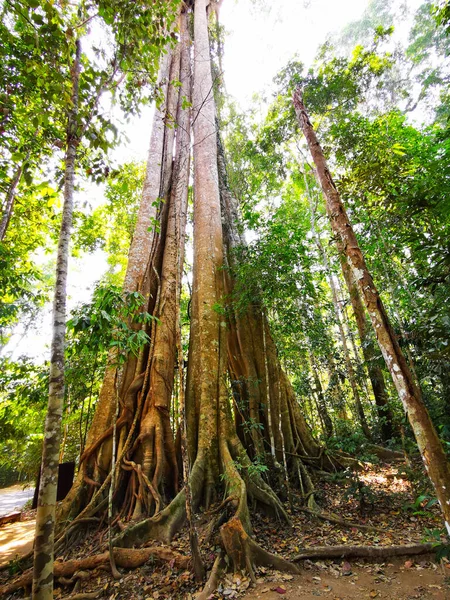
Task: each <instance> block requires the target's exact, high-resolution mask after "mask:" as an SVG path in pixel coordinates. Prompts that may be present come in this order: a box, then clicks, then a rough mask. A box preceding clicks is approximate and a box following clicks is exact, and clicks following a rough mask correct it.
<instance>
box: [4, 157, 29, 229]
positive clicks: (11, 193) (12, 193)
mask: <svg viewBox="0 0 450 600" xmlns="http://www.w3.org/2000/svg"><path fill="white" fill-rule="evenodd" d="M29 157H30V153H28V154H27V156H26V158H25V160H24V161H23V163H22V164H21V165H19V166H18V167H17V169H16V172H15V173H14V176H13V178H12V181H11V183H10V185H9V188H8V192H7V193H6V198H5V203H4V208H3V214H2V219H1V221H0V241H2V240H3V238H4V237H5V235H6V231H7V230H8V226H9V222H10V220H11V216H12V213H13V208H14V200H15V199H16V192H17V186H18V185H19V183H20V180H21V178H22V173H23V169H24V167H25V165H26V163H27V161H28V159H29Z"/></svg>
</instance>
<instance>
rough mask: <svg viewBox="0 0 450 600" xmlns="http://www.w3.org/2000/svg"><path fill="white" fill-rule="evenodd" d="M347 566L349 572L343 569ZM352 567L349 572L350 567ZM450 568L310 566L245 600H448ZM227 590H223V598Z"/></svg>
mask: <svg viewBox="0 0 450 600" xmlns="http://www.w3.org/2000/svg"><path fill="white" fill-rule="evenodd" d="M343 564H344V565H345V567H347V569H344V570H343V568H342V565H343ZM349 565H350V569H348V566H349ZM447 566H450V565H449V564H448V563H447V564H446V565H437V564H436V563H435V562H433V560H432V557H426V558H425V559H424V558H423V557H420V560H416V561H413V560H405V559H403V560H402V559H394V560H393V561H392V562H386V563H382V564H375V563H364V562H362V561H357V562H355V563H352V562H347V561H345V562H344V561H342V560H341V561H335V562H330V561H326V562H320V561H319V562H315V563H313V562H308V564H307V565H306V567H305V568H302V573H301V575H298V576H294V577H292V576H291V575H283V574H282V573H276V574H273V575H271V576H266V577H265V580H264V581H263V582H261V583H258V584H257V586H256V588H254V589H251V590H250V589H249V591H248V592H247V593H246V594H245V596H243V598H245V599H246V600H256V599H257V598H258V599H261V600H279V599H281V598H286V599H290V600H297V599H298V600H300V599H301V600H315V599H316V598H318V597H321V598H324V599H327V598H328V599H330V600H360V599H361V600H365V599H367V600H370V599H372V598H377V599H379V600H382V599H386V598H389V599H391V600H413V599H416V598H417V599H420V600H448V599H449V598H450V569H449V568H447ZM226 591H227V590H226V588H224V589H223V590H222V597H225V598H226V597H233V596H232V595H230V594H227V595H224V592H226Z"/></svg>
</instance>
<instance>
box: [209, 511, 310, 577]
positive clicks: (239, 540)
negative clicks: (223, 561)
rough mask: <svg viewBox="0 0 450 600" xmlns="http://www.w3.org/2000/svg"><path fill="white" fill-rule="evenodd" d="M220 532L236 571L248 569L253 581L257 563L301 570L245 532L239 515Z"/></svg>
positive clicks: (287, 569) (279, 569) (223, 526)
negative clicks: (262, 546) (265, 548)
mask: <svg viewBox="0 0 450 600" xmlns="http://www.w3.org/2000/svg"><path fill="white" fill-rule="evenodd" d="M220 534H221V537H222V542H223V545H224V548H225V551H226V553H227V555H228V556H229V557H230V559H231V561H232V563H233V569H234V571H235V572H237V571H241V570H245V571H247V572H248V573H249V575H250V578H251V579H252V581H253V582H255V581H256V577H255V572H254V566H255V565H261V566H264V567H270V568H274V569H277V570H278V571H286V572H288V573H298V572H299V570H298V568H297V567H296V566H295V565H294V564H293V563H291V562H289V561H287V560H285V559H284V558H282V557H281V556H276V555H275V554H271V553H270V552H267V550H264V549H263V548H261V546H259V545H258V544H257V543H256V542H255V541H254V540H252V538H251V537H250V536H249V535H248V534H247V533H246V532H245V530H244V527H243V526H242V523H241V521H240V520H239V519H238V518H237V517H233V518H232V519H230V520H229V521H228V522H227V523H225V525H222V527H221V529H220Z"/></svg>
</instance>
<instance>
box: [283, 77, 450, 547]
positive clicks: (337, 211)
mask: <svg viewBox="0 0 450 600" xmlns="http://www.w3.org/2000/svg"><path fill="white" fill-rule="evenodd" d="M293 102H294V108H295V112H296V115H297V119H298V121H299V125H300V127H301V129H302V130H303V133H304V135H305V138H306V141H307V143H308V147H309V150H310V152H311V155H312V157H313V160H314V163H315V165H316V174H317V178H318V180H319V182H320V185H321V187H322V190H323V194H324V196H325V200H326V210H327V214H328V217H329V219H330V223H331V227H332V230H333V233H334V234H335V235H336V236H337V237H338V238H339V239H340V240H341V242H342V246H343V250H344V253H345V255H346V257H347V259H348V261H349V265H350V268H351V270H352V273H353V276H354V278H355V281H356V282H357V284H358V288H359V290H360V292H361V295H362V297H363V298H364V302H365V304H366V308H367V310H368V313H369V315H370V319H371V321H372V325H373V328H374V331H375V335H376V337H377V341H378V344H379V346H380V349H381V352H382V354H383V357H384V360H385V362H386V366H387V368H388V369H389V372H390V374H391V377H392V380H393V382H394V385H395V387H396V389H397V392H398V394H399V397H400V400H401V401H402V404H403V407H404V409H405V412H406V413H407V415H408V419H409V422H410V424H411V427H412V430H413V432H414V435H415V437H416V441H417V445H418V447H419V450H420V453H421V455H422V459H423V461H424V464H425V468H426V470H427V472H428V475H429V477H430V480H431V482H432V483H433V485H434V488H435V491H436V496H437V498H438V500H439V504H440V506H441V510H442V513H443V515H444V521H445V526H446V528H447V533H448V535H449V536H450V466H449V463H448V461H447V457H446V455H445V452H444V450H443V448H442V444H441V442H440V440H439V438H438V435H437V433H436V429H435V428H434V425H433V423H432V421H431V418H430V415H429V414H428V411H427V408H426V406H425V404H424V402H423V399H422V394H421V391H420V389H419V387H418V386H417V385H416V383H415V381H414V378H413V376H412V374H411V371H410V369H409V367H408V364H407V362H406V360H405V357H404V355H403V353H402V350H401V348H400V346H399V343H398V341H397V339H396V337H395V334H394V332H393V330H392V326H391V324H390V321H389V318H388V316H387V313H386V310H385V308H384V305H383V302H382V300H381V298H380V295H379V293H378V290H377V288H376V286H375V284H374V282H373V279H372V276H371V274H370V272H369V270H368V268H367V265H366V262H365V259H364V256H363V254H362V252H361V249H360V248H359V245H358V241H357V238H356V235H355V233H354V231H353V228H352V226H351V223H350V221H349V218H348V216H347V213H346V210H345V207H344V205H343V203H342V200H341V198H340V195H339V192H338V190H337V188H336V185H335V183H334V181H333V179H332V177H331V173H330V171H329V169H328V165H327V162H326V160H325V156H324V153H323V150H322V148H321V146H320V144H319V141H318V139H317V136H316V134H315V131H314V129H313V127H312V125H311V122H310V120H309V118H308V114H307V112H306V110H305V106H304V104H303V98H302V92H301V90H300V88H297V89H296V90H295V92H294V95H293Z"/></svg>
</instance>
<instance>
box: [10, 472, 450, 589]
mask: <svg viewBox="0 0 450 600" xmlns="http://www.w3.org/2000/svg"><path fill="white" fill-rule="evenodd" d="M402 471H403V465H399V464H395V465H383V466H381V465H373V466H367V467H366V468H365V470H363V471H362V472H360V473H359V474H358V478H355V477H354V476H348V477H344V476H342V475H336V476H334V477H331V478H328V480H327V481H323V480H322V481H318V482H317V483H316V485H317V501H318V504H319V506H320V508H321V510H323V511H324V512H327V513H333V514H334V515H336V516H339V518H340V519H345V520H347V521H349V522H352V523H354V524H357V525H359V526H361V525H362V526H366V527H372V528H376V530H375V529H373V530H371V529H360V528H359V527H351V526H342V525H337V524H335V523H330V522H328V521H324V520H322V519H318V518H317V517H316V516H313V515H311V514H308V513H305V512H304V511H302V509H301V506H300V505H297V502H296V500H295V498H293V501H292V506H291V508H290V509H289V512H290V516H291V519H292V527H289V526H287V525H284V524H283V525H280V523H278V522H274V521H273V520H271V519H269V518H267V517H264V516H262V515H258V514H253V515H252V518H253V525H254V537H255V539H256V541H257V542H258V543H259V544H260V545H261V546H263V547H264V548H266V549H268V550H270V551H271V552H275V553H277V554H281V555H283V556H284V557H285V558H287V559H290V560H292V559H293V558H294V557H295V555H297V554H299V553H300V552H302V551H304V550H306V549H308V548H309V549H312V548H315V547H317V546H336V545H348V546H352V545H353V546H360V545H365V546H367V545H370V546H376V547H382V546H384V547H387V546H392V545H403V544H411V543H421V542H423V541H424V538H425V537H426V536H427V535H429V534H427V532H429V531H430V530H440V529H441V527H442V521H441V517H440V513H439V508H438V506H437V505H436V504H434V505H432V506H429V507H428V506H427V504H428V503H429V501H430V497H422V496H420V497H419V498H417V496H418V492H417V488H416V487H415V485H413V483H412V482H411V481H409V480H408V479H407V477H406V474H405V473H404V472H402ZM411 473H412V472H410V473H409V475H411ZM417 485H420V483H417V482H416V486H417ZM31 516H32V515H31V514H30V515H29V517H31ZM205 522H206V520H202V518H201V517H200V518H199V520H198V523H197V525H198V529H199V534H200V542H201V538H202V527H203V525H204V524H205ZM0 537H1V530H0ZM217 543H218V541H217V540H214V539H213V540H212V541H211V542H210V544H209V546H207V547H205V546H201V548H202V556H203V558H204V560H205V563H206V566H207V568H211V566H212V563H213V561H214V557H215V555H216V553H217V551H218V550H219V547H218V546H217ZM104 546H105V536H104V532H98V533H92V534H91V535H90V536H89V537H88V538H87V539H85V540H84V541H83V542H82V543H80V544H78V545H76V546H73V547H72V548H70V549H69V550H68V551H67V552H66V553H65V555H64V557H63V559H64V560H67V559H69V558H81V557H86V556H87V555H89V554H94V553H99V552H102V551H104ZM171 547H172V548H173V549H175V550H178V551H179V552H180V553H182V554H185V555H186V554H189V543H188V536H187V530H183V531H182V532H181V533H180V535H178V536H176V538H175V539H174V541H173V542H172V544H171ZM297 564H298V565H299V567H300V569H301V573H300V574H299V575H295V576H293V575H288V574H283V573H279V572H276V571H271V570H270V569H266V568H259V569H257V570H256V576H257V585H256V587H252V585H251V583H250V580H249V579H248V577H247V576H246V575H240V574H237V575H231V574H229V575H226V576H225V578H224V579H223V580H222V582H221V584H220V586H219V588H218V590H217V592H216V593H215V594H214V595H211V597H210V598H211V600H212V599H213V598H238V597H240V598H245V599H246V600H256V599H257V598H260V599H261V600H274V599H275V598H280V597H281V596H283V597H284V598H287V599H291V600H295V599H297V598H298V599H300V598H301V599H302V600H307V599H309V598H311V599H312V598H316V597H323V598H329V599H331V600H347V599H349V600H357V599H366V598H367V599H371V598H379V599H380V600H381V599H386V598H391V599H393V600H412V599H416V598H417V599H423V600H428V599H430V600H431V599H434V600H444V599H450V562H449V561H448V560H447V559H443V560H442V561H441V563H440V564H439V563H436V561H435V560H434V555H432V554H427V555H422V556H411V557H398V558H392V559H390V558H389V557H388V556H386V557H381V558H377V559H376V560H371V561H366V560H364V559H344V560H343V559H342V558H340V559H334V560H323V559H320V560H302V561H301V562H298V563H297ZM121 572H122V574H123V576H122V578H121V579H120V580H118V581H117V580H116V581H114V580H112V579H111V577H110V575H109V573H108V572H107V570H100V569H99V570H97V571H93V572H92V576H91V577H90V578H89V579H87V580H85V581H83V582H82V585H81V589H82V591H83V592H92V591H98V593H99V596H98V597H100V595H101V596H103V597H105V598H108V599H109V600H116V599H120V600H122V599H130V600H131V599H133V600H141V599H142V600H150V599H155V600H157V599H159V600H163V599H164V600H166V599H167V600H169V599H179V598H180V599H181V598H187V599H190V598H195V595H196V593H197V592H198V591H199V590H200V589H201V587H200V586H198V585H197V584H196V583H195V581H194V576H193V574H192V573H191V572H190V571H188V570H182V571H180V570H177V569H176V568H175V567H174V566H173V564H171V563H169V564H167V563H165V564H158V565H156V564H155V563H153V564H152V563H151V562H147V563H146V564H145V565H143V566H142V567H140V568H137V569H134V570H130V571H126V570H123V569H122V570H121ZM7 577H8V574H7V573H6V572H5V571H3V572H2V573H0V585H1V584H2V583H3V582H5V580H6V578H7ZM72 587H73V586H72ZM70 594H71V587H69V588H68V587H65V586H61V587H56V590H55V598H56V599H62V598H68V597H69V595H70ZM9 597H10V598H22V597H23V595H22V594H21V593H19V592H16V593H15V595H11V596H7V598H9Z"/></svg>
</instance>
